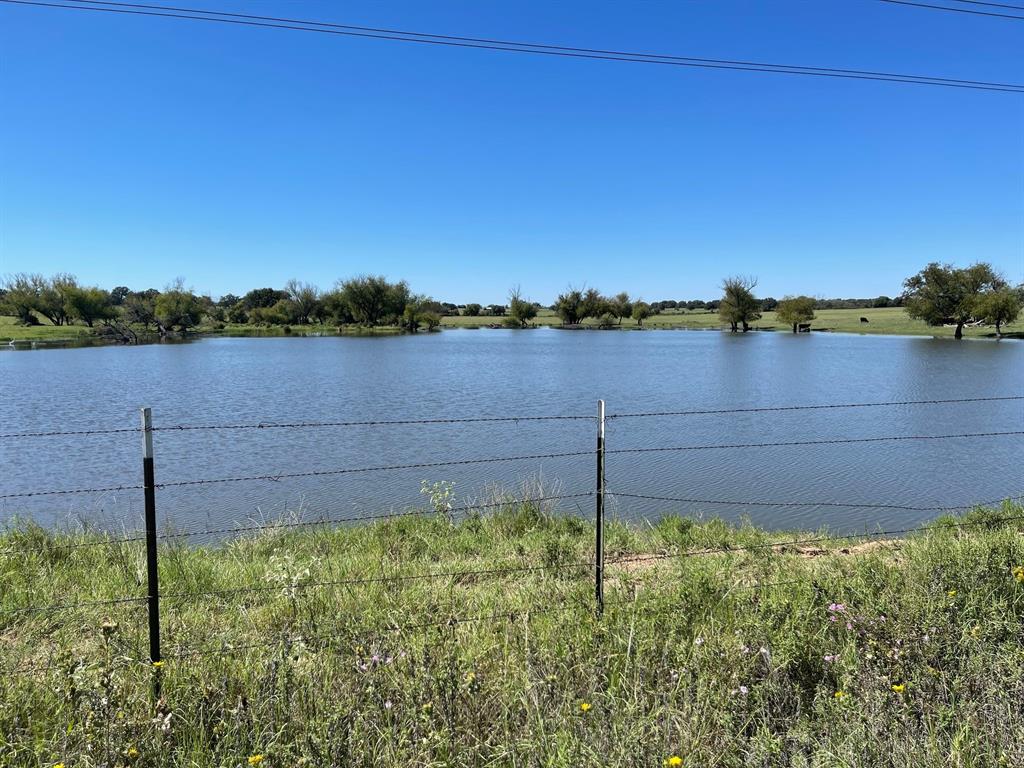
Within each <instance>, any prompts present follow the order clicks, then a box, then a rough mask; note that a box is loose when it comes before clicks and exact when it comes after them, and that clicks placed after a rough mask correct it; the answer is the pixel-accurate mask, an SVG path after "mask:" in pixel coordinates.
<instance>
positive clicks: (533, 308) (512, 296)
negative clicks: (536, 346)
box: [505, 286, 537, 328]
mask: <svg viewBox="0 0 1024 768" xmlns="http://www.w3.org/2000/svg"><path fill="white" fill-rule="evenodd" d="M536 316H537V305H536V304H534V303H533V302H532V301H527V300H526V299H524V298H523V293H522V291H521V290H520V289H519V287H518V286H516V287H515V288H513V289H512V290H511V291H509V294H508V317H507V318H505V325H507V326H509V327H510V328H525V327H526V326H527V325H529V324H530V321H531V320H533V319H534V318H535V317H536Z"/></svg>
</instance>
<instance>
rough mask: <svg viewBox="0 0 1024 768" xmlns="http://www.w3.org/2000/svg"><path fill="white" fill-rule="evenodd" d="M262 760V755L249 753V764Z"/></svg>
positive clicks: (255, 763) (256, 763) (258, 762)
mask: <svg viewBox="0 0 1024 768" xmlns="http://www.w3.org/2000/svg"><path fill="white" fill-rule="evenodd" d="M262 762H263V755H249V765H259V764H260V763H262Z"/></svg>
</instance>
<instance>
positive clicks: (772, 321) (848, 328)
mask: <svg viewBox="0 0 1024 768" xmlns="http://www.w3.org/2000/svg"><path fill="white" fill-rule="evenodd" d="M862 317H864V318H866V319H867V320H868V322H867V323H862V322H861V321H860V318H862ZM533 322H534V323H535V324H537V325H548V326H558V325H561V320H560V319H559V317H558V315H556V314H555V313H554V312H552V311H551V310H542V311H541V312H540V313H538V315H537V318H536V319H535V320H534V321H533ZM501 323H502V318H500V317H461V316H459V317H444V318H441V326H442V327H445V328H482V327H485V326H487V325H488V324H498V325H500V324H501ZM583 325H584V326H585V327H588V328H597V326H598V322H597V321H596V320H595V319H593V318H590V319H588V320H586V321H585V322H584V323H583ZM643 327H644V328H647V329H653V330H722V329H723V328H727V326H724V325H723V323H722V321H721V320H720V319H719V317H718V313H717V312H707V311H704V310H693V311H691V310H685V309H683V310H678V309H668V310H665V311H664V312H661V313H660V314H657V315H651V317H649V318H647V319H646V320H644V325H643ZM751 327H752V328H753V329H754V330H758V331H778V332H782V333H791V332H792V328H791V326H789V325H786V324H784V323H780V322H779V321H778V320H777V318H776V316H775V313H774V312H765V313H763V316H762V318H761V319H760V320H758V321H756V322H755V323H753V325H752V326H751ZM811 327H812V329H813V330H814V331H831V332H835V333H865V334H875V335H883V334H887V335H908V336H937V337H949V338H953V332H954V330H955V329H954V328H953V327H948V328H946V327H940V328H935V327H932V326H929V325H927V324H926V323H924V322H922V321H920V320H911V319H910V318H909V317H907V313H906V311H905V310H904V309H902V308H901V307H885V308H879V309H819V310H816V312H815V318H814V320H813V321H812V322H811ZM616 328H621V329H623V330H637V328H638V326H637V324H636V321H634V320H629V319H625V318H624V319H623V320H622V324H621V325H618V326H616ZM1002 331H1003V334H1004V335H1006V336H1011V337H1018V338H1019V337H1022V336H1024V316H1022V317H1021V318H1020V319H1019V320H1018V321H1017V322H1016V323H1013V324H1011V325H1005V326H1003V328H1002ZM964 336H970V337H979V338H983V337H990V336H991V337H994V336H995V328H994V327H992V326H971V327H966V328H964Z"/></svg>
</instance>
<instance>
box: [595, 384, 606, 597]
mask: <svg viewBox="0 0 1024 768" xmlns="http://www.w3.org/2000/svg"><path fill="white" fill-rule="evenodd" d="M596 496H597V508H596V510H595V519H594V527H595V528H596V531H597V533H596V541H595V545H594V596H595V598H596V599H597V614H598V616H600V615H601V614H603V613H604V400H598V401H597V494H596Z"/></svg>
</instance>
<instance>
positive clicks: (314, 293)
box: [0, 273, 458, 335]
mask: <svg viewBox="0 0 1024 768" xmlns="http://www.w3.org/2000/svg"><path fill="white" fill-rule="evenodd" d="M0 313H2V314H10V315H13V316H15V317H16V318H17V321H18V322H19V323H21V324H23V325H38V324H39V323H40V322H41V320H40V318H45V319H47V320H49V321H50V322H51V323H52V324H53V325H71V324H72V323H77V322H80V323H82V324H84V325H87V326H89V327H93V326H95V325H96V324H97V323H100V324H103V325H105V326H107V327H109V328H114V329H118V330H120V332H122V333H124V334H127V333H128V332H129V330H130V329H131V328H132V327H133V326H134V327H141V328H142V329H144V330H151V329H152V330H155V331H157V332H159V333H160V334H162V335H166V334H169V333H173V332H184V331H188V330H189V329H191V328H194V327H196V326H197V325H199V324H200V323H202V322H204V321H207V322H210V323H213V324H218V323H227V322H230V323H236V324H250V325H257V326H273V325H277V326H291V325H299V326H302V325H311V324H314V323H317V324H325V323H332V324H337V325H347V324H357V325H364V326H367V327H374V326H397V327H400V328H402V329H404V330H407V331H416V330H418V329H420V328H424V327H426V328H428V329H434V328H436V327H437V326H438V325H440V323H441V317H442V316H444V315H447V314H457V313H458V307H456V305H454V304H450V303H442V302H438V301H435V300H433V299H432V298H430V297H429V296H424V295H421V294H416V293H413V291H412V290H411V289H410V288H409V285H408V284H407V283H406V282H405V281H398V282H390V281H388V280H387V279H386V278H384V277H380V276H368V275H362V276H358V277H353V278H349V279H347V280H339V281H338V283H337V284H336V285H335V286H334V288H333V289H332V290H330V291H321V290H320V289H319V288H318V287H317V286H315V285H311V284H310V283H303V282H300V281H298V280H289V281H288V282H287V283H285V285H284V287H283V288H280V289H279V288H256V289H253V290H251V291H249V292H248V293H246V294H245V295H243V296H235V295H233V294H226V295H224V296H222V297H220V299H219V300H217V301H214V300H213V299H212V298H211V297H209V296H201V295H196V294H195V293H194V292H193V291H192V290H190V289H188V288H186V287H185V284H184V280H181V279H179V280H176V281H175V282H174V283H172V284H171V285H169V286H167V287H166V288H165V289H164V290H162V291H159V290H156V289H154V288H149V289H146V290H142V291H133V290H130V289H129V288H127V287H125V286H118V287H116V288H114V289H113V290H110V291H107V290H104V289H102V288H99V287H96V286H83V285H80V284H79V283H78V281H77V279H76V278H75V277H74V276H73V275H69V274H66V273H58V274H56V275H53V276H52V277H43V276H42V275H39V274H26V273H19V274H16V275H12V276H10V277H8V278H7V279H6V280H5V281H4V283H3V287H2V288H0Z"/></svg>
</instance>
